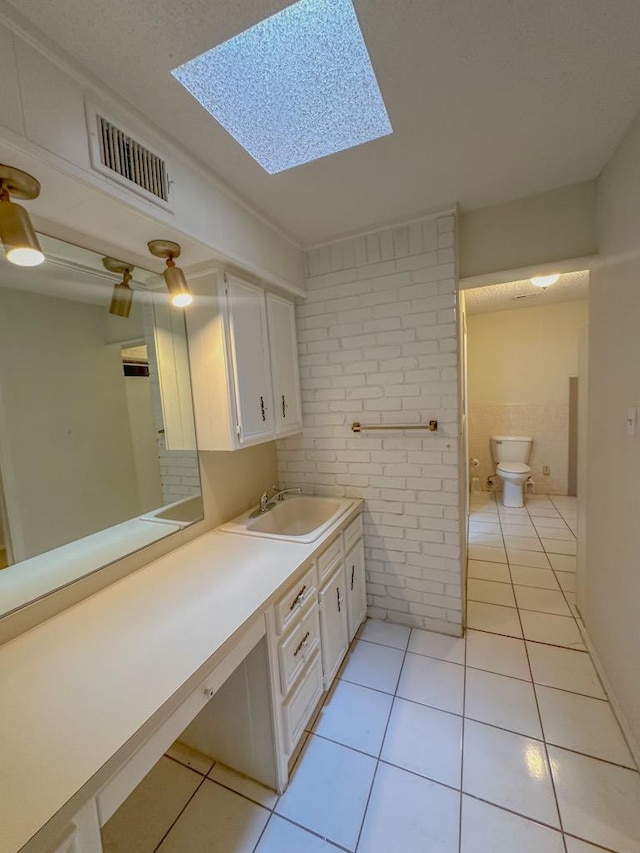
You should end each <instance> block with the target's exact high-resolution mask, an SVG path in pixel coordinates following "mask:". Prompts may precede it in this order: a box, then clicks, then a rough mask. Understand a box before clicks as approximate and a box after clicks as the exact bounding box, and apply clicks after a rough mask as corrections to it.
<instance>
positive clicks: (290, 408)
mask: <svg viewBox="0 0 640 853" xmlns="http://www.w3.org/2000/svg"><path fill="white" fill-rule="evenodd" d="M267 313H268V317H269V348H270V350H271V370H272V373H273V376H272V379H273V396H274V405H275V423H276V432H277V434H278V435H288V434H290V433H293V432H299V431H300V430H301V429H302V411H301V406H300V379H299V376H298V346H297V342H296V318H295V309H294V306H293V303H291V302H288V301H287V300H286V299H281V298H280V297H279V296H274V295H273V294H272V293H268V294H267Z"/></svg>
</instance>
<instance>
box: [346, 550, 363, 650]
mask: <svg viewBox="0 0 640 853" xmlns="http://www.w3.org/2000/svg"><path fill="white" fill-rule="evenodd" d="M344 568H345V574H346V576H345V582H346V583H345V585H346V588H347V616H348V620H347V621H348V624H349V642H351V641H352V640H353V638H354V637H355V635H356V632H357V630H358V628H359V627H360V625H361V624H362V622H364V619H365V616H366V615H367V591H366V587H365V575H364V544H363V542H362V539H358V541H357V542H356V544H355V545H353V546H352V547H351V550H350V551H349V553H348V554H347V556H346V557H345V560H344Z"/></svg>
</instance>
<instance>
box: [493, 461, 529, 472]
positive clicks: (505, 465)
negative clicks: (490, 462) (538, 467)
mask: <svg viewBox="0 0 640 853" xmlns="http://www.w3.org/2000/svg"><path fill="white" fill-rule="evenodd" d="M497 470H498V471H504V473H505V474H528V473H529V471H530V470H531V468H529V466H528V465H525V464H524V462H501V463H500V464H499V465H498V469H497Z"/></svg>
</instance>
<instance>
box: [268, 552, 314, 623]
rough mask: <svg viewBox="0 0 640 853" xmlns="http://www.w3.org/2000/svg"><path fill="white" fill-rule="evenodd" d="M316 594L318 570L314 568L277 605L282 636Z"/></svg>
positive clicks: (276, 610) (276, 609) (277, 618)
mask: <svg viewBox="0 0 640 853" xmlns="http://www.w3.org/2000/svg"><path fill="white" fill-rule="evenodd" d="M315 594H316V570H315V566H312V567H311V568H310V569H309V571H308V572H307V573H306V575H304V576H303V577H302V578H301V579H300V580H299V581H298V583H297V584H295V585H294V586H290V587H289V589H288V590H287V591H286V593H285V594H284V595H283V596H282V598H281V599H280V600H279V601H278V602H277V603H276V606H275V614H276V629H277V631H278V634H282V632H283V631H284V629H285V628H286V627H287V626H288V625H292V624H293V621H294V620H295V619H296V618H297V617H298V616H299V615H300V613H301V612H302V610H304V607H305V604H306V603H307V602H308V601H309V599H310V598H312V597H313V596H315Z"/></svg>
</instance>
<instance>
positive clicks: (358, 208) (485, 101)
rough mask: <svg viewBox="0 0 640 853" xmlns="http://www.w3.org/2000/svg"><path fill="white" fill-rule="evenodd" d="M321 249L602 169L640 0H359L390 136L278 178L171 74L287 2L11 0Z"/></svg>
mask: <svg viewBox="0 0 640 853" xmlns="http://www.w3.org/2000/svg"><path fill="white" fill-rule="evenodd" d="M7 3H10V6H11V7H13V14H14V16H15V15H16V14H17V15H18V16H26V18H27V19H28V20H29V22H30V23H31V25H32V26H33V27H35V28H37V29H38V30H40V31H41V32H43V33H46V36H47V37H48V38H49V39H51V40H52V41H53V42H54V43H56V44H57V45H58V46H59V47H61V48H62V49H63V50H65V51H66V52H67V53H68V54H69V55H71V56H72V57H73V58H74V59H75V60H76V61H77V62H78V63H80V64H81V65H83V66H85V67H86V68H87V69H89V70H90V71H91V73H92V74H93V75H94V77H96V78H98V79H99V80H101V81H103V82H104V83H105V84H106V85H107V86H109V87H111V88H112V89H113V90H115V91H116V92H117V93H119V94H120V95H121V96H123V97H124V98H125V99H127V100H128V101H129V102H130V103H132V104H133V105H135V106H136V107H137V108H138V109H139V110H140V111H141V112H143V113H145V114H146V115H147V116H148V117H149V118H150V119H152V120H153V121H154V122H155V123H156V125H157V126H159V127H160V128H162V129H163V130H164V131H165V132H167V133H168V134H170V135H171V136H172V137H173V138H174V139H175V140H176V141H178V142H179V143H181V144H182V145H183V147H185V148H186V149H188V150H189V151H191V153H192V154H193V155H195V156H196V157H197V158H198V159H199V160H200V161H202V162H203V163H205V164H207V165H208V166H209V167H210V168H211V169H212V170H213V171H214V172H215V173H216V174H218V175H219V176H220V177H221V178H222V179H223V180H225V181H226V182H227V183H228V184H229V185H231V186H232V187H233V188H234V189H235V190H236V191H237V192H239V193H240V194H241V195H242V196H244V197H245V198H246V199H247V200H248V201H250V202H251V203H252V204H253V205H254V206H255V207H256V208H257V209H259V210H261V211H263V212H264V213H265V214H266V215H267V216H269V217H271V218H272V219H273V220H274V221H276V222H277V223H279V224H280V225H281V226H282V227H283V228H284V229H286V230H287V231H288V232H289V233H291V234H292V235H294V236H295V237H297V238H298V239H299V240H301V241H302V242H303V243H305V244H307V245H309V244H313V243H316V242H320V241H322V240H324V239H327V238H330V237H332V236H336V235H341V234H344V233H346V232H349V231H354V230H359V229H363V228H367V227H369V226H373V225H376V224H380V223H384V222H389V221H394V220H398V219H400V218H404V217H410V216H413V215H415V214H418V213H420V212H423V211H427V210H433V209H435V208H438V207H441V206H444V205H449V204H451V203H452V202H454V201H459V202H460V203H461V206H462V207H463V209H465V208H466V209H472V208H477V207H482V206H484V205H488V204H494V203H498V202H501V201H506V200H508V199H512V198H519V197H522V196H527V195H530V194H532V193H536V192H543V191H546V190H550V189H554V188H557V187H560V186H564V185H566V184H570V183H573V182H575V181H581V180H586V179H590V178H593V177H595V176H596V175H598V174H599V172H600V171H601V170H602V168H603V166H604V165H605V163H606V162H607V160H608V159H609V157H610V156H611V154H612V153H613V151H614V150H615V147H616V145H617V144H618V142H619V140H620V138H621V136H622V134H623V132H624V130H625V129H626V127H627V126H628V124H629V123H630V121H631V120H632V118H633V116H634V115H635V114H636V113H637V111H638V109H639V108H640V87H639V86H638V80H639V79H640V50H638V33H639V32H640V2H638V0H562V2H558V0H535V2H532V0H482V2H477V0H355V7H356V11H357V14H358V18H359V21H360V25H361V27H362V31H363V34H364V38H365V41H366V44H367V46H368V49H369V53H370V56H371V61H372V64H373V68H374V71H375V72H376V75H377V77H378V82H379V84H380V88H381V90H382V94H383V97H384V99H385V103H386V106H387V109H388V112H389V117H390V119H391V123H392V125H393V129H394V133H393V134H392V135H391V136H387V137H384V138H382V139H378V140H375V141H374V142H370V143H367V144H365V145H362V146H359V147H357V148H353V149H350V150H348V151H343V152H341V153H338V154H334V155H332V156H329V157H326V158H324V159H322V160H318V161H315V162H313V163H309V164H307V165H305V166H300V167H298V168H295V169H291V170H289V171H285V172H282V173H280V174H277V175H268V174H266V172H264V171H263V170H262V169H261V168H260V166H258V164H257V163H255V162H254V161H253V160H252V158H251V157H250V156H249V155H248V154H247V153H246V152H245V151H244V150H243V149H242V148H241V147H240V145H238V144H237V143H236V142H235V141H234V140H233V139H232V138H231V137H230V136H229V135H228V134H227V132H226V131H225V130H223V128H222V127H221V126H219V125H218V124H217V123H216V122H215V121H214V120H213V119H212V118H211V117H210V116H209V115H208V114H207V113H206V112H205V111H204V110H203V109H202V108H201V107H199V106H198V104H197V103H196V102H195V101H194V100H193V99H192V98H191V97H190V95H189V94H188V93H187V92H186V91H185V90H183V88H182V87H181V86H180V84H179V83H178V82H177V81H176V80H174V79H173V78H172V77H171V74H170V71H171V69H172V68H175V67H176V66H177V65H179V64H181V63H183V62H185V61H187V60H189V59H191V58H192V57H194V56H196V55H198V54H200V53H202V52H203V51H206V50H208V49H210V48H212V47H214V46H215V45H217V44H220V43H221V42H223V41H225V40H226V39H228V38H230V37H231V36H233V35H236V34H237V33H239V32H241V31H242V30H244V29H246V28H247V27H249V26H251V25H252V24H255V23H256V22H258V21H260V20H262V19H264V18H265V17H267V16H268V15H270V14H273V13H274V12H276V11H278V10H280V9H282V8H283V7H285V6H287V5H289V4H288V3H287V2H286V0H91V2H87V0H56V2H55V3H52V2H51V0H0V9H1V8H2V7H3V6H4V8H7Z"/></svg>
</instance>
